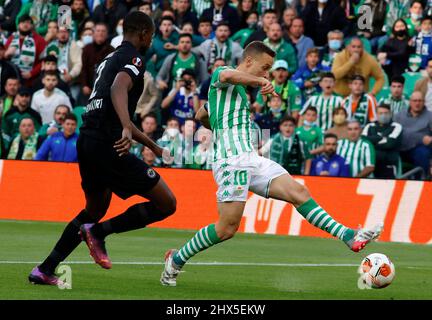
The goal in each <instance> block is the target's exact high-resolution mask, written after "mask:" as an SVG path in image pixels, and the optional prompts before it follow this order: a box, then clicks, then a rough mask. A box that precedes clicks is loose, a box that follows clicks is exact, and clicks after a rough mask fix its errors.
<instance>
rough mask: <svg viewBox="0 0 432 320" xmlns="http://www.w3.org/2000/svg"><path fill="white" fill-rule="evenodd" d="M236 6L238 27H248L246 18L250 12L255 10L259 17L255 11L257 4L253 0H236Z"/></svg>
mask: <svg viewBox="0 0 432 320" xmlns="http://www.w3.org/2000/svg"><path fill="white" fill-rule="evenodd" d="M231 3H233V2H232V1H231ZM236 7H237V13H238V15H239V18H240V26H239V28H240V29H244V28H248V27H249V24H248V22H247V19H248V16H249V15H250V14H251V13H252V12H256V14H257V15H258V17H259V14H258V12H257V11H256V10H257V4H256V2H255V1H254V0H238V3H237V6H236ZM257 22H258V21H257ZM246 40H247V39H246Z"/></svg>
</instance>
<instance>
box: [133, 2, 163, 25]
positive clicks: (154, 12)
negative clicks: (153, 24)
mask: <svg viewBox="0 0 432 320" xmlns="http://www.w3.org/2000/svg"><path fill="white" fill-rule="evenodd" d="M136 9H137V10H138V11H141V12H144V13H145V14H146V15H148V16H149V17H151V18H152V19H153V21H159V19H160V17H161V15H162V10H161V8H160V7H159V6H155V8H153V3H152V0H143V1H141V3H140V4H138V5H137V6H136Z"/></svg>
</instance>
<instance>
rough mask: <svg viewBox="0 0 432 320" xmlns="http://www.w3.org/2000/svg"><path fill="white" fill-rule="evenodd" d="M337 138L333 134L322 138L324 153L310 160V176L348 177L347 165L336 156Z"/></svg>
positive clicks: (348, 168) (342, 159) (348, 169)
mask: <svg viewBox="0 0 432 320" xmlns="http://www.w3.org/2000/svg"><path fill="white" fill-rule="evenodd" d="M337 146H338V137H337V135H335V134H333V133H327V134H326V135H325V136H324V152H323V154H322V155H320V156H318V157H316V158H315V159H313V160H312V165H311V172H310V175H311V176H330V177H349V176H350V166H349V163H348V162H347V161H346V160H345V159H344V158H342V157H341V156H340V155H338V154H336V150H337Z"/></svg>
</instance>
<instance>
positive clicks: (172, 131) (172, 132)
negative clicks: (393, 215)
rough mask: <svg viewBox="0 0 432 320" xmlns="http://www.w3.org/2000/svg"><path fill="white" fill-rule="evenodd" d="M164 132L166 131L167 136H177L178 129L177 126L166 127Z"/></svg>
mask: <svg viewBox="0 0 432 320" xmlns="http://www.w3.org/2000/svg"><path fill="white" fill-rule="evenodd" d="M166 133H167V135H168V137H170V138H174V137H175V136H177V135H178V134H179V133H180V131H179V129H177V128H168V129H166Z"/></svg>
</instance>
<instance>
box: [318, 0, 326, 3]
mask: <svg viewBox="0 0 432 320" xmlns="http://www.w3.org/2000/svg"><path fill="white" fill-rule="evenodd" d="M318 2H319V3H327V2H328V0H318Z"/></svg>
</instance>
